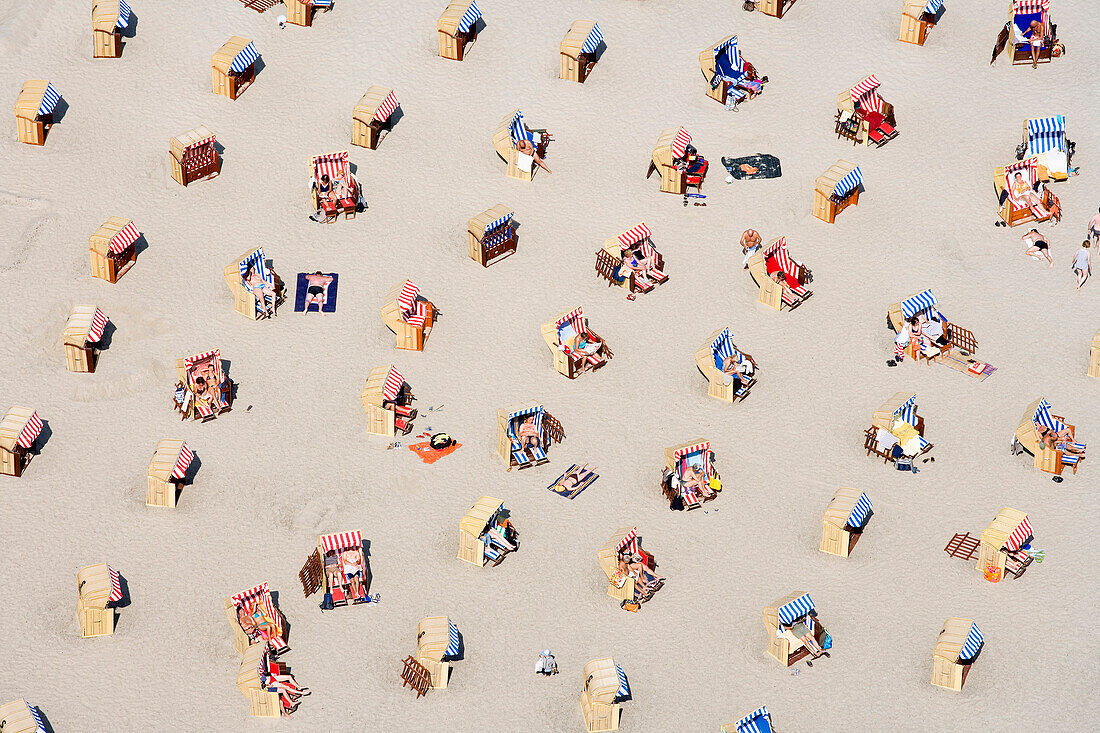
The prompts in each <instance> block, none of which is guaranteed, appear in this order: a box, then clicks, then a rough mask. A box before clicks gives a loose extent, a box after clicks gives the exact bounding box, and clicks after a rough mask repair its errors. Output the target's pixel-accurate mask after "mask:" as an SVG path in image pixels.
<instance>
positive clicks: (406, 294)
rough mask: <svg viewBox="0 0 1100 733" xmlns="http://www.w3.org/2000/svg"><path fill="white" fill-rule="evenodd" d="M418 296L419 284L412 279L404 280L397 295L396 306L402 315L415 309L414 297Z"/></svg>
mask: <svg viewBox="0 0 1100 733" xmlns="http://www.w3.org/2000/svg"><path fill="white" fill-rule="evenodd" d="M419 297H420V286H419V285H417V284H416V283H414V282H413V281H412V280H406V281H405V284H404V285H402V286H401V294H400V295H398V296H397V306H398V307H399V308H400V309H401V313H402V315H405V314H408V313H411V312H412V311H413V310H415V309H416V299H417V298H419Z"/></svg>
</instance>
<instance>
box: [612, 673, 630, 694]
mask: <svg viewBox="0 0 1100 733" xmlns="http://www.w3.org/2000/svg"><path fill="white" fill-rule="evenodd" d="M615 671H616V672H617V673H618V675H619V689H617V690H615V699H616V700H618V699H623V698H627V697H630V683H629V682H628V681H627V679H626V672H624V671H623V668H622V667H621V666H619V665H618V664H616V665H615Z"/></svg>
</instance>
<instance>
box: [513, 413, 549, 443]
mask: <svg viewBox="0 0 1100 733" xmlns="http://www.w3.org/2000/svg"><path fill="white" fill-rule="evenodd" d="M545 414H546V408H545V407H543V406H542V405H535V406H534V407H525V408H523V409H521V410H516V411H515V412H511V413H509V414H508V437H509V438H511V439H512V444H513V445H514V446H516V447H519V445H520V441H519V436H518V435H517V434H516V428H517V427H519V424H520V423H521V422H523V421H524V420H525V419H527V418H528V417H534V418H535V432H536V433H538V434H539V435H542V418H543V416H544V415H545Z"/></svg>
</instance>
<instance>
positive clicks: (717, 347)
mask: <svg viewBox="0 0 1100 733" xmlns="http://www.w3.org/2000/svg"><path fill="white" fill-rule="evenodd" d="M710 350H711V352H713V354H714V366H715V368H716V369H718V370H719V371H721V369H722V364H723V362H725V360H726V359H728V358H731V357H732V358H736V359H737V363H738V364H744V363H745V355H744V354H742V353H741V352H740V351H738V350H737V347H736V346H734V345H733V337H732V336H730V330H729V328H723V329H722V333H720V334H718V338H716V339H714V341H713V342H711V345H710Z"/></svg>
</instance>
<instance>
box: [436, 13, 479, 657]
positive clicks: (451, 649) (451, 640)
mask: <svg viewBox="0 0 1100 733" xmlns="http://www.w3.org/2000/svg"><path fill="white" fill-rule="evenodd" d="M474 7H475V8H476V7H477V6H476V5H475V6H474ZM460 647H461V640H460V638H459V636H458V627H457V626H455V624H454V621H451V619H449V618H448V619H447V648H446V649H445V650H444V651H443V656H444V657H453V656H455V655H456V654H458V650H459V648H460Z"/></svg>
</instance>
